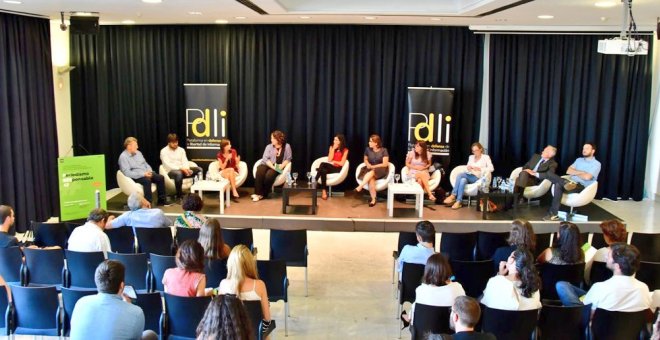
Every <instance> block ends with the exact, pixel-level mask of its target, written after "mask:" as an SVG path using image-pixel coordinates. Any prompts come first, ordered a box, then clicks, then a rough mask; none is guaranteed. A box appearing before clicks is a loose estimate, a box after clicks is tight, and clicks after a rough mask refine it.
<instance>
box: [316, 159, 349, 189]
mask: <svg viewBox="0 0 660 340" xmlns="http://www.w3.org/2000/svg"><path fill="white" fill-rule="evenodd" d="M327 161H328V157H321V158H317V159H316V160H315V161H314V163H312V167H311V169H310V172H311V173H312V174H314V173H316V169H318V167H319V166H321V163H323V162H327ZM348 168H349V162H348V160H346V162H344V165H343V166H342V167H341V170H339V172H337V173H333V174H328V177H327V178H326V181H325V184H326V185H327V186H328V187H330V189H329V192H328V196H332V187H333V186H335V185H339V184H341V183H342V182H343V181H344V180H345V179H346V177H348ZM318 182H319V184H320V183H321V179H320V178H319V180H318Z"/></svg>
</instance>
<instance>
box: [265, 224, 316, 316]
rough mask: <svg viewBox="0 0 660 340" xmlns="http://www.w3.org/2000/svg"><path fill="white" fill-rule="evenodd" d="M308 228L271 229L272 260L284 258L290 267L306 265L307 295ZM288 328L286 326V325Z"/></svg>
mask: <svg viewBox="0 0 660 340" xmlns="http://www.w3.org/2000/svg"><path fill="white" fill-rule="evenodd" d="M307 256H309V250H308V249H307V230H305V229H301V230H277V229H271V231H270V258H269V259H270V260H284V261H285V262H286V265H287V266H290V267H305V296H307ZM285 328H286V327H285Z"/></svg>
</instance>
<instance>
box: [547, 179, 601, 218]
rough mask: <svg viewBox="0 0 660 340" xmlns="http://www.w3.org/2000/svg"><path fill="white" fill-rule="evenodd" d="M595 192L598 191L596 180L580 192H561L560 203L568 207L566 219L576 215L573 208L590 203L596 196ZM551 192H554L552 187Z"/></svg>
mask: <svg viewBox="0 0 660 340" xmlns="http://www.w3.org/2000/svg"><path fill="white" fill-rule="evenodd" d="M553 186H554V184H553ZM596 192H598V182H593V183H591V184H589V185H587V187H586V188H584V190H582V191H580V192H575V193H563V194H562V197H561V204H563V205H565V206H567V207H569V208H570V211H569V212H568V215H567V218H566V219H567V220H570V219H571V218H573V217H574V216H576V214H575V212H574V209H575V208H579V207H583V206H585V205H587V204H589V203H591V201H593V200H594V198H596ZM552 194H553V195H554V194H555V192H554V189H553V190H552Z"/></svg>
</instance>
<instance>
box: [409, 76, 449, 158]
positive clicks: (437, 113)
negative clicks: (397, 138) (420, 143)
mask: <svg viewBox="0 0 660 340" xmlns="http://www.w3.org/2000/svg"><path fill="white" fill-rule="evenodd" d="M453 107H454V89H453V88H432V87H409V88H408V150H410V149H412V148H413V147H414V146H415V142H416V141H417V140H424V141H426V143H427V144H428V146H429V148H428V150H429V151H430V152H431V154H433V155H441V156H449V146H450V145H449V141H450V131H451V122H452V119H453V113H454V112H453Z"/></svg>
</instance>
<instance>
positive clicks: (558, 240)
mask: <svg viewBox="0 0 660 340" xmlns="http://www.w3.org/2000/svg"><path fill="white" fill-rule="evenodd" d="M536 262H538V263H540V264H543V263H550V264H576V263H583V262H584V252H583V251H582V241H581V240H580V229H579V228H578V227H577V226H576V225H575V224H573V223H571V222H561V223H560V224H559V230H558V231H557V233H556V234H555V241H554V245H553V246H552V247H549V248H546V249H545V250H544V251H543V252H542V253H541V254H540V255H539V257H538V258H537V259H536Z"/></svg>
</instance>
